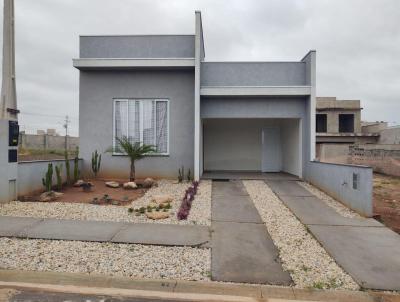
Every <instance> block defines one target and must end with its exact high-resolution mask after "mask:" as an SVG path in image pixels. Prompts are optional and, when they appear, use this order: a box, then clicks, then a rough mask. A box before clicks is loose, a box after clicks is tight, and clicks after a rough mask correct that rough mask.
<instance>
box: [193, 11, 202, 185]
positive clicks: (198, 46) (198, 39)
mask: <svg viewBox="0 0 400 302" xmlns="http://www.w3.org/2000/svg"><path fill="white" fill-rule="evenodd" d="M195 14H196V24H195V34H196V36H195V55H194V64H195V65H194V66H195V67H194V81H195V83H194V179H195V180H199V179H200V176H201V173H202V171H200V154H201V150H200V148H201V147H200V146H201V144H200V140H201V134H200V126H201V120H200V68H201V60H202V57H203V55H204V51H203V43H202V39H203V31H202V25H201V12H200V11H196V13H195Z"/></svg>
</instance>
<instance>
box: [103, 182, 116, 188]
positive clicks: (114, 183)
mask: <svg viewBox="0 0 400 302" xmlns="http://www.w3.org/2000/svg"><path fill="white" fill-rule="evenodd" d="M105 185H106V186H107V187H109V188H119V183H118V182H116V181H107V182H106V183H105Z"/></svg>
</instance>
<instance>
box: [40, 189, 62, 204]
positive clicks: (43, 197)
mask: <svg viewBox="0 0 400 302" xmlns="http://www.w3.org/2000/svg"><path fill="white" fill-rule="evenodd" d="M63 195H64V193H58V192H54V191H50V192H44V193H42V194H40V197H39V201H41V202H49V201H54V200H57V198H59V197H61V196H63Z"/></svg>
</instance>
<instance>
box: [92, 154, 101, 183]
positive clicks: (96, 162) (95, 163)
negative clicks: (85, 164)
mask: <svg viewBox="0 0 400 302" xmlns="http://www.w3.org/2000/svg"><path fill="white" fill-rule="evenodd" d="M100 163H101V154H98V153H97V150H96V151H94V152H93V153H92V171H93V174H94V178H96V177H97V173H99V170H100Z"/></svg>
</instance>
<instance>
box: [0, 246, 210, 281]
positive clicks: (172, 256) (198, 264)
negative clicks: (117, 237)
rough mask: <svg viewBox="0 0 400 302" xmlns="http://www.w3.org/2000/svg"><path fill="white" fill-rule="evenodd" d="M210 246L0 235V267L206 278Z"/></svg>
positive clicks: (189, 278)
mask: <svg viewBox="0 0 400 302" xmlns="http://www.w3.org/2000/svg"><path fill="white" fill-rule="evenodd" d="M210 263H211V252H210V250H209V249H200V248H191V247H165V246H154V245H153V246H150V245H138V244H113V243H98V242H81V241H58V240H30V239H10V238H0V269H18V270H29V271H53V272H68V273H86V274H92V273H96V274H105V275H109V276H124V277H135V278H155V279H160V278H167V279H182V280H205V281H208V280H209V275H210V270H211V268H210V266H211V264H210Z"/></svg>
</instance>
